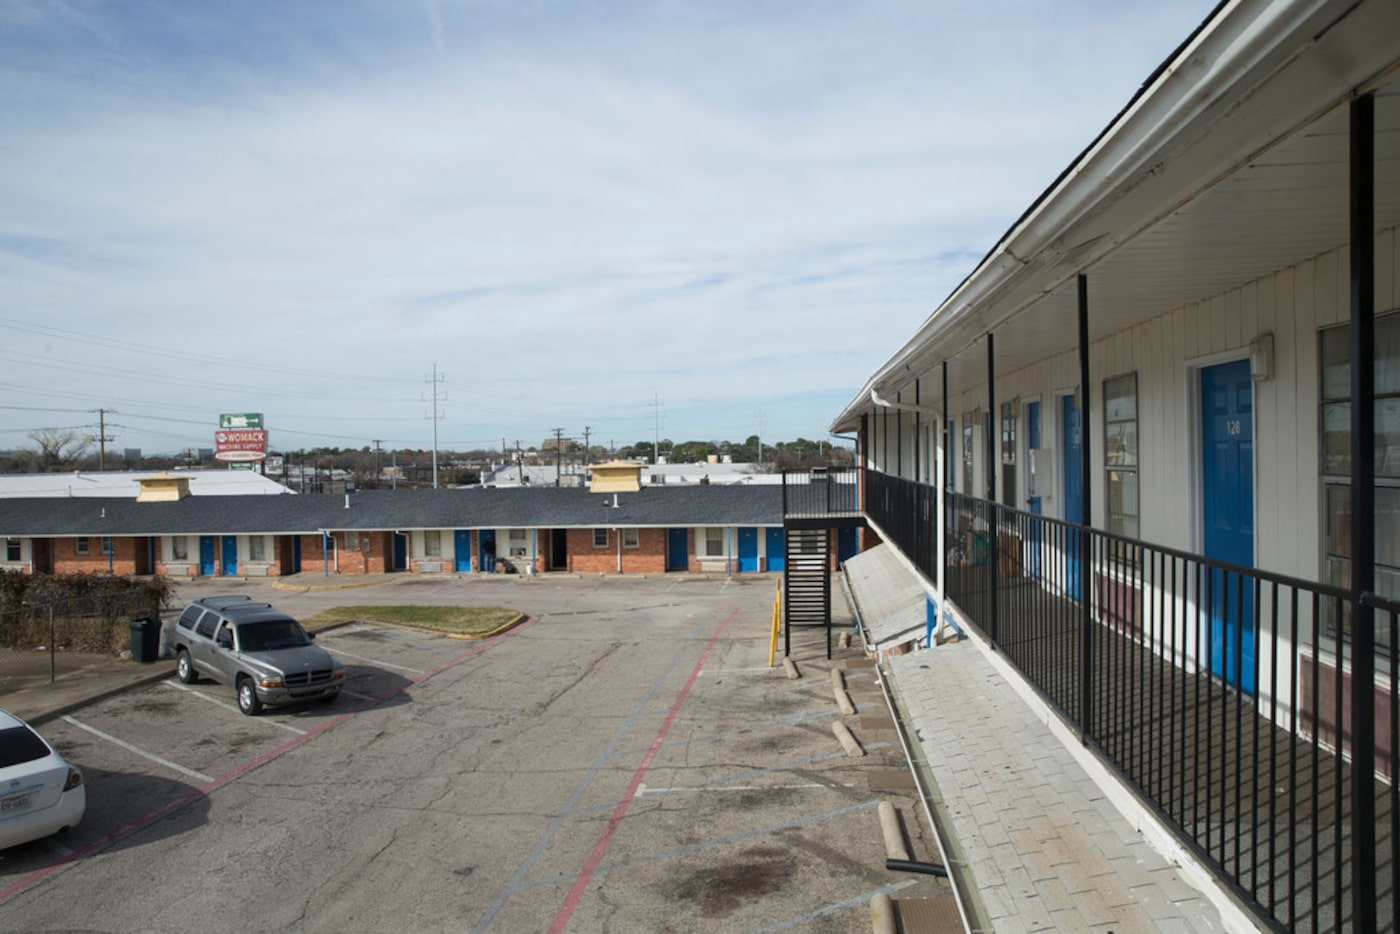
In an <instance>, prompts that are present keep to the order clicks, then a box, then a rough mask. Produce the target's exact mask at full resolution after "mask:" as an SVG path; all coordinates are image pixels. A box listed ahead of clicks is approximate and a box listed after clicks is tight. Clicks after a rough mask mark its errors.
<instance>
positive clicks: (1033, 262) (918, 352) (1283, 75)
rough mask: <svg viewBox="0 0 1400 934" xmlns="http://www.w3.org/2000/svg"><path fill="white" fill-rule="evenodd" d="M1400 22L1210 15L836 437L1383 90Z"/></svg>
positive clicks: (882, 373) (1310, 15) (838, 424)
mask: <svg viewBox="0 0 1400 934" xmlns="http://www.w3.org/2000/svg"><path fill="white" fill-rule="evenodd" d="M1397 19H1400V16H1398V15H1397V14H1396V13H1395V12H1394V8H1393V7H1390V6H1389V5H1388V3H1387V2H1383V0H1361V2H1359V3H1358V2H1356V0H1295V2H1286V3H1270V2H1267V0H1242V2H1238V3H1227V4H1223V5H1222V6H1221V7H1219V8H1217V10H1216V11H1215V13H1214V14H1213V15H1212V17H1211V18H1210V19H1209V20H1208V21H1207V22H1206V23H1205V24H1203V25H1202V27H1201V29H1200V30H1198V32H1197V33H1196V34H1195V35H1194V36H1193V37H1192V39H1191V40H1190V41H1188V42H1187V43H1186V44H1184V45H1183V46H1182V47H1181V48H1180V49H1179V50H1178V51H1177V52H1176V54H1175V55H1174V56H1173V57H1172V58H1171V59H1169V60H1168V61H1167V62H1166V63H1165V64H1164V65H1163V66H1162V67H1161V68H1160V69H1158V71H1157V72H1156V74H1155V76H1154V78H1153V80H1152V81H1151V82H1149V83H1148V84H1147V85H1146V86H1145V87H1144V88H1143V89H1142V90H1141V91H1140V92H1139V94H1138V95H1137V96H1136V97H1135V98H1134V100H1133V101H1132V102H1131V103H1130V104H1129V105H1128V106H1127V107H1126V108H1125V109H1124V110H1123V112H1122V113H1120V114H1119V115H1118V117H1117V118H1116V119H1115V120H1114V121H1113V122H1112V123H1111V124H1110V125H1109V127H1108V128H1107V129H1106V130H1105V131H1104V132H1103V133H1102V134H1101V135H1100V136H1099V137H1098V139H1097V140H1095V142H1094V143H1093V144H1092V145H1091V146H1090V147H1089V148H1088V149H1086V150H1085V151H1084V153H1082V154H1081V155H1080V157H1079V158H1078V159H1077V160H1075V162H1074V163H1073V164H1072V165H1071V166H1070V167H1069V168H1068V169H1067V170H1066V171H1065V172H1064V174H1063V175H1061V177H1060V178H1059V179H1058V180H1057V181H1056V182H1055V184H1054V185H1052V186H1051V187H1050V188H1049V189H1047V190H1046V192H1044V193H1043V194H1042V195H1041V197H1040V198H1039V199H1038V200H1037V201H1036V203H1035V204H1034V205H1033V206H1032V207H1031V209H1030V210H1028V211H1027V212H1026V214H1025V215H1024V216H1023V217H1022V218H1021V219H1020V220H1019V221H1018V222H1017V223H1016V224H1015V225H1014V226H1013V227H1012V228H1011V229H1010V230H1009V231H1008V232H1007V233H1006V234H1005V235H1004V236H1003V237H1002V239H1001V240H1000V241H999V242H998V243H997V245H996V247H995V248H994V249H993V250H992V251H991V252H990V253H989V254H988V255H987V256H986V257H985V258H984V259H983V260H982V262H981V263H980V264H979V265H978V266H977V267H976V269H974V271H973V272H972V273H971V274H970V275H969V276H968V277H967V278H966V279H965V280H963V282H962V283H961V284H960V285H959V286H958V288H957V289H955V290H954V291H953V293H952V294H951V295H949V296H948V298H947V299H945V300H944V301H943V302H942V304H940V305H939V307H938V308H937V309H936V310H935V311H934V312H933V314H931V315H930V316H929V317H928V318H927V319H926V320H925V321H924V323H923V324H922V325H921V326H920V327H919V329H918V330H917V331H915V333H914V335H913V336H912V337H910V338H909V340H907V341H906V342H905V343H904V344H903V345H902V346H901V347H900V348H899V349H898V350H897V351H895V353H894V354H893V355H892V356H890V357H889V359H887V360H886V361H885V362H884V363H883V364H882V365H881V366H880V367H879V368H878V369H877V370H876V371H875V372H874V373H873V375H872V376H871V377H870V378H869V379H868V380H867V381H866V384H865V385H864V386H863V387H862V388H861V390H860V392H858V393H857V394H856V395H855V396H854V397H853V398H852V400H851V401H850V402H849V403H848V404H847V405H846V407H845V408H844V409H843V410H842V411H841V413H840V414H839V415H838V416H837V417H836V419H834V420H833V422H832V423H831V430H832V431H848V430H852V429H853V428H855V427H856V426H857V425H858V424H859V420H860V417H861V416H862V415H863V414H867V413H869V412H871V411H874V408H875V406H874V403H873V402H872V396H871V393H872V390H874V391H877V392H881V393H883V394H885V395H887V396H889V395H893V393H894V391H895V390H897V389H898V388H899V387H901V386H904V385H907V384H908V383H909V382H910V381H912V380H913V379H915V378H917V377H918V376H919V375H920V374H922V373H924V372H927V370H928V369H930V368H931V367H933V366H936V365H937V364H938V363H939V362H940V361H941V360H947V359H949V358H951V357H954V356H956V355H958V354H959V353H961V352H963V351H964V350H966V349H967V348H968V347H969V346H971V345H972V344H973V343H974V342H976V341H978V340H979V339H981V338H982V337H983V336H985V335H986V334H987V333H988V332H990V331H993V330H995V329H996V328H997V327H998V326H999V325H1000V324H1002V323H1004V322H1005V321H1007V320H1008V319H1009V318H1011V317H1013V316H1014V315H1016V314H1017V313H1019V312H1020V311H1023V310H1024V309H1026V308H1027V307H1029V306H1030V305H1032V304H1034V303H1035V302H1036V301H1037V300H1038V299H1040V298H1043V297H1045V296H1047V295H1049V294H1050V293H1052V292H1054V291H1055V290H1056V289H1057V288H1060V287H1061V286H1063V285H1064V283H1065V282H1067V281H1069V280H1071V279H1073V277H1074V276H1075V275H1076V274H1077V273H1078V272H1082V271H1085V270H1088V269H1089V268H1090V267H1092V266H1093V265H1094V263H1096V262H1097V261H1099V260H1101V259H1102V258H1104V257H1105V256H1107V255H1109V254H1110V253H1112V252H1113V251H1114V250H1116V249H1118V248H1119V247H1121V246H1122V245H1123V244H1125V243H1127V242H1128V241H1130V240H1131V239H1132V238H1133V237H1135V236H1136V235H1138V234H1139V233H1141V232H1142V231H1143V230H1144V229H1146V228H1147V227H1149V226H1150V225H1152V224H1153V223H1155V222H1156V221H1157V220H1159V219H1161V218H1162V217H1164V216H1166V215H1168V214H1169V213H1170V212H1171V211H1173V210H1175V209H1177V208H1178V207H1180V206H1181V205H1182V204H1185V203H1187V202H1189V201H1190V200H1191V199H1192V198H1194V197H1196V196H1197V195H1199V194H1201V193H1202V192H1204V191H1205V190H1207V189H1208V188H1209V187H1210V186H1211V185H1213V184H1215V183H1216V182H1218V181H1219V180H1221V179H1222V178H1225V177H1227V176H1228V175H1229V174H1231V173H1232V172H1234V171H1235V170H1236V169H1238V168H1239V167H1241V166H1242V165H1244V164H1246V163H1247V162H1248V160H1249V159H1251V158H1252V157H1254V156H1256V155H1257V154H1258V153H1260V152H1262V151H1264V150H1265V149H1267V148H1268V147H1269V146H1270V145H1272V144H1273V143H1275V142H1277V141H1278V140H1279V139H1281V138H1283V137H1285V136H1287V135H1289V134H1290V133H1292V132H1294V131H1296V130H1297V129H1298V128H1299V127H1302V126H1306V125H1308V124H1310V123H1311V122H1313V121H1314V120H1316V119H1317V118H1318V117H1319V116H1320V115H1322V114H1324V113H1326V112H1327V111H1328V110H1330V109H1332V108H1334V107H1336V106H1337V105H1338V103H1339V102H1342V101H1345V100H1346V99H1347V98H1349V97H1350V96H1351V95H1352V94H1353V93H1355V92H1356V91H1357V90H1358V89H1361V90H1364V89H1366V87H1367V86H1368V85H1369V84H1371V83H1374V82H1376V81H1378V80H1379V79H1380V78H1381V77H1382V76H1383V75H1384V72H1385V70H1386V69H1388V68H1393V67H1394V61H1395V52H1394V47H1393V43H1394V36H1395V35H1396V32H1395V29H1394V27H1395V26H1396V24H1397ZM1337 50H1341V52H1342V53H1344V54H1337ZM1310 53H1316V54H1310Z"/></svg>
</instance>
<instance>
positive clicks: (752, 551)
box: [739, 526, 758, 574]
mask: <svg viewBox="0 0 1400 934" xmlns="http://www.w3.org/2000/svg"><path fill="white" fill-rule="evenodd" d="M757 570H758V529H756V528H754V527H753V526H749V527H747V528H740V529H739V572H740V573H741V574H742V573H744V572H748V571H757Z"/></svg>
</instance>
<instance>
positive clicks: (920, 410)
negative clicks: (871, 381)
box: [870, 389, 943, 418]
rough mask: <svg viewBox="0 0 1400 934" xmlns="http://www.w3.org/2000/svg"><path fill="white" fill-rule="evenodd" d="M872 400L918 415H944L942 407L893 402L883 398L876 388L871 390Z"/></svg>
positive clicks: (887, 407) (878, 403)
mask: <svg viewBox="0 0 1400 934" xmlns="http://www.w3.org/2000/svg"><path fill="white" fill-rule="evenodd" d="M870 401H871V402H873V403H874V404H875V405H878V406H881V407H882V408H886V409H894V410H895V411H896V412H913V413H915V414H916V415H928V416H930V417H931V418H942V417H943V410H942V409H935V408H933V407H932V406H927V405H911V404H910V403H908V402H891V401H889V400H888V399H882V398H881V397H880V394H879V393H878V392H876V391H875V390H874V389H871V390H870Z"/></svg>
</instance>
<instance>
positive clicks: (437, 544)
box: [423, 529, 442, 557]
mask: <svg viewBox="0 0 1400 934" xmlns="http://www.w3.org/2000/svg"><path fill="white" fill-rule="evenodd" d="M423 553H424V554H425V555H428V556H429V557H437V556H438V555H441V554H442V529H428V530H427V531H425V532H424V533H423Z"/></svg>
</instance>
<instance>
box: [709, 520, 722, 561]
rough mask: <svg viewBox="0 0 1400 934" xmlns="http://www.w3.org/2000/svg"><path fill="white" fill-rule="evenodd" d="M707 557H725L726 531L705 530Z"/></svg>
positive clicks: (712, 528)
mask: <svg viewBox="0 0 1400 934" xmlns="http://www.w3.org/2000/svg"><path fill="white" fill-rule="evenodd" d="M705 556H706V557H707V558H722V557H724V529H721V528H714V527H711V528H707V529H706V530H705Z"/></svg>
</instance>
